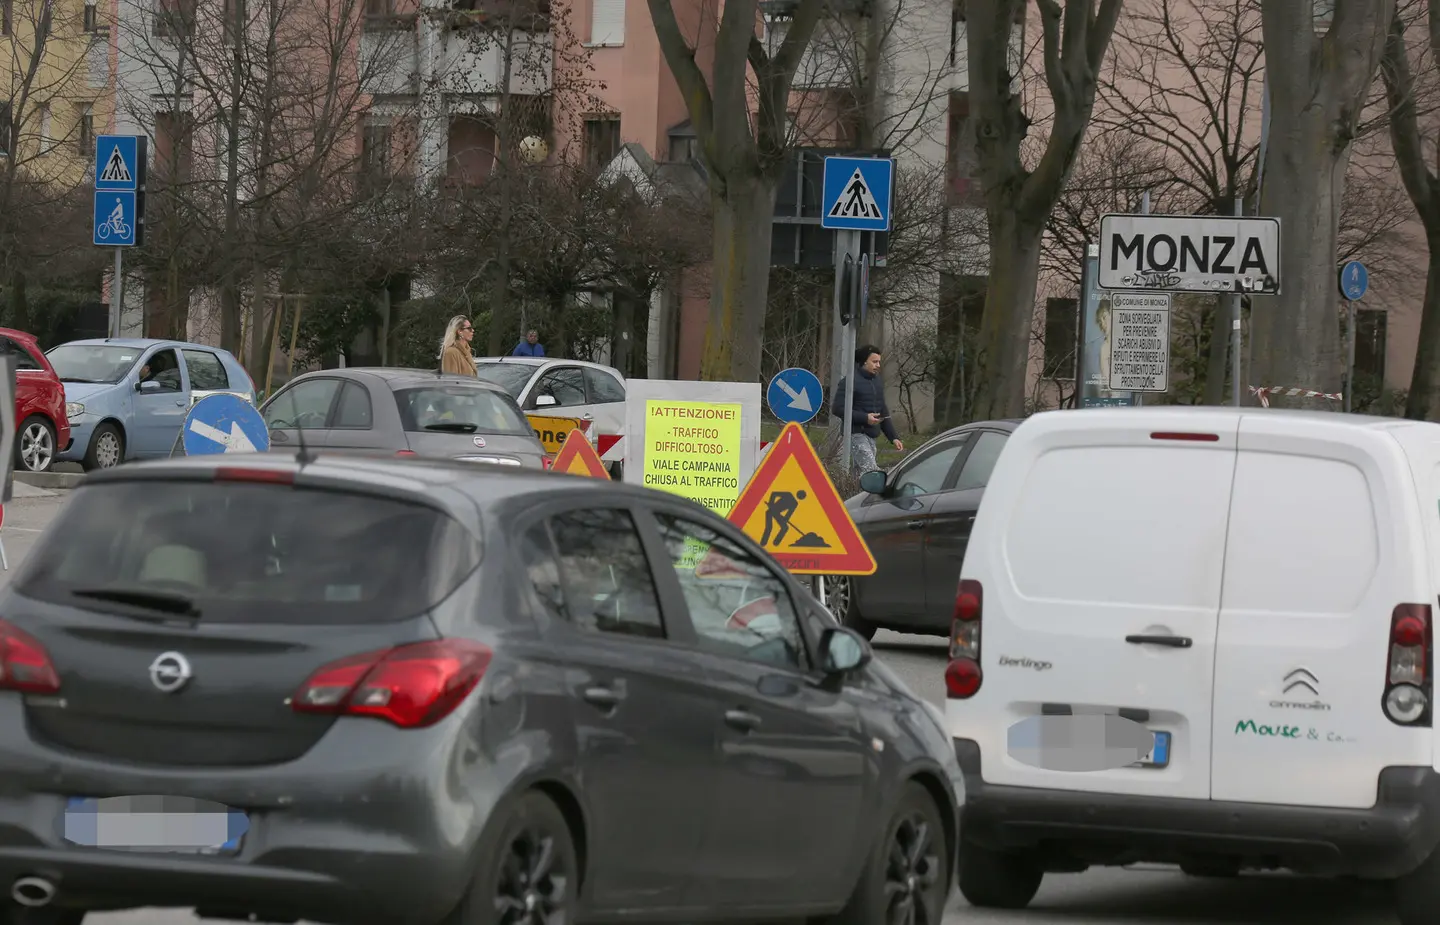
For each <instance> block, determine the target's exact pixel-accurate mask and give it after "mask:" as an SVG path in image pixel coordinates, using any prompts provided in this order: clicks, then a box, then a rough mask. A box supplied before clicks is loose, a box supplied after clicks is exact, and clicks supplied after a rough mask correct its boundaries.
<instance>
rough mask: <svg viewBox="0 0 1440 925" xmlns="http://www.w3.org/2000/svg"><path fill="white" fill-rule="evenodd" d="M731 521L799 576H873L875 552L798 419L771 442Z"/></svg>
mask: <svg viewBox="0 0 1440 925" xmlns="http://www.w3.org/2000/svg"><path fill="white" fill-rule="evenodd" d="M729 520H730V522H731V523H733V524H735V525H736V526H737V527H739V528H740V529H741V530H744V531H745V535H746V536H748V537H750V538H751V539H753V540H754V541H755V542H757V543H759V544H760V545H761V547H763V548H764V550H765V551H766V552H768V553H770V555H771V556H773V557H774V558H775V561H776V562H779V563H780V564H781V565H783V566H784V567H785V568H786V569H787V570H789V571H791V572H793V573H795V574H797V575H873V574H875V557H874V556H872V555H870V548H869V547H868V546H866V545H865V540H863V539H862V538H861V537H860V531H859V530H857V529H855V521H853V520H851V519H850V512H849V511H847V510H845V503H844V502H843V501H841V500H840V495H839V493H837V492H836V491H835V485H834V483H832V482H831V481H830V476H829V475H827V474H826V472H825V467H824V466H823V465H821V463H820V456H819V454H817V453H816V452H815V447H814V446H812V445H811V443H810V440H809V438H807V437H806V436H805V431H804V430H802V429H801V428H800V425H799V424H786V425H785V429H784V430H782V431H781V432H780V436H779V437H777V438H776V439H775V442H774V443H772V444H771V445H770V450H769V452H768V453H766V454H765V458H764V460H762V461H761V463H760V465H759V467H758V468H756V470H755V474H754V475H753V476H751V477H750V483H749V484H748V485H746V486H745V490H744V491H742V492H741V493H740V498H739V500H737V501H736V502H735V507H733V508H732V509H731V510H730V517H729Z"/></svg>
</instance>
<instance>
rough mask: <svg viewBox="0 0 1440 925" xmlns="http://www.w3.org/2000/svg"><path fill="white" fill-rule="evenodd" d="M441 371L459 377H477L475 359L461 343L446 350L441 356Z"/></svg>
mask: <svg viewBox="0 0 1440 925" xmlns="http://www.w3.org/2000/svg"><path fill="white" fill-rule="evenodd" d="M440 371H441V372H442V373H454V374H455V375H458V376H473V375H475V357H473V356H471V354H470V351H469V350H468V349H467V348H466V346H465V345H464V344H463V343H461V342H460V341H458V340H457V341H456V342H455V343H453V344H451V345H450V346H448V347H446V348H445V352H444V353H443V354H441V355H440Z"/></svg>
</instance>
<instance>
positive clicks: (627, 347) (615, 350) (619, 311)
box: [610, 289, 635, 378]
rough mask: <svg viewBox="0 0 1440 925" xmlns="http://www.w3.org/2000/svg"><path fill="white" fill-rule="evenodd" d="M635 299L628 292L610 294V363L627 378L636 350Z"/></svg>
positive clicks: (629, 374)
mask: <svg viewBox="0 0 1440 925" xmlns="http://www.w3.org/2000/svg"><path fill="white" fill-rule="evenodd" d="M634 338H635V300H634V299H633V298H632V297H631V296H630V294H629V293H628V292H621V291H620V290H618V289H617V290H615V291H614V292H612V293H611V294H610V365H611V366H613V367H615V368H616V369H618V370H620V372H621V373H622V374H624V376H625V377H626V378H630V377H631V376H632V375H633V374H632V373H631V372H630V364H631V359H632V357H633V356H634V350H635V340H634Z"/></svg>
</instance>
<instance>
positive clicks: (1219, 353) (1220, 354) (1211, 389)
mask: <svg viewBox="0 0 1440 925" xmlns="http://www.w3.org/2000/svg"><path fill="white" fill-rule="evenodd" d="M1206 327H1208V328H1209V329H1210V355H1209V356H1208V357H1207V358H1206V361H1205V393H1204V397H1203V399H1202V400H1203V402H1204V403H1205V404H1207V405H1223V404H1225V370H1226V369H1227V368H1228V361H1229V359H1230V298H1229V297H1228V296H1216V298H1215V307H1214V308H1213V309H1211V310H1210V319H1209V324H1208V325H1206Z"/></svg>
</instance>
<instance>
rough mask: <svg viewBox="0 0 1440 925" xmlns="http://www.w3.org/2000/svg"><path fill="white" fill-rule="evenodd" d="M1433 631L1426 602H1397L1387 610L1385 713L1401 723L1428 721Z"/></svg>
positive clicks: (1426, 723) (1415, 724)
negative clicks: (1388, 634) (1388, 613)
mask: <svg viewBox="0 0 1440 925" xmlns="http://www.w3.org/2000/svg"><path fill="white" fill-rule="evenodd" d="M1433 641H1434V632H1433V630H1432V629H1431V623H1430V605H1429V604H1398V605H1396V607H1395V610H1394V611H1393V612H1392V613H1391V614H1390V647H1389V657H1388V661H1387V664H1386V666H1385V697H1384V700H1383V703H1384V708H1385V715H1386V716H1388V717H1389V718H1390V721H1391V722H1393V723H1398V724H1399V725H1401V726H1429V725H1430V695H1431V684H1430V672H1431V668H1430V659H1431V648H1432V644H1433Z"/></svg>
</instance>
